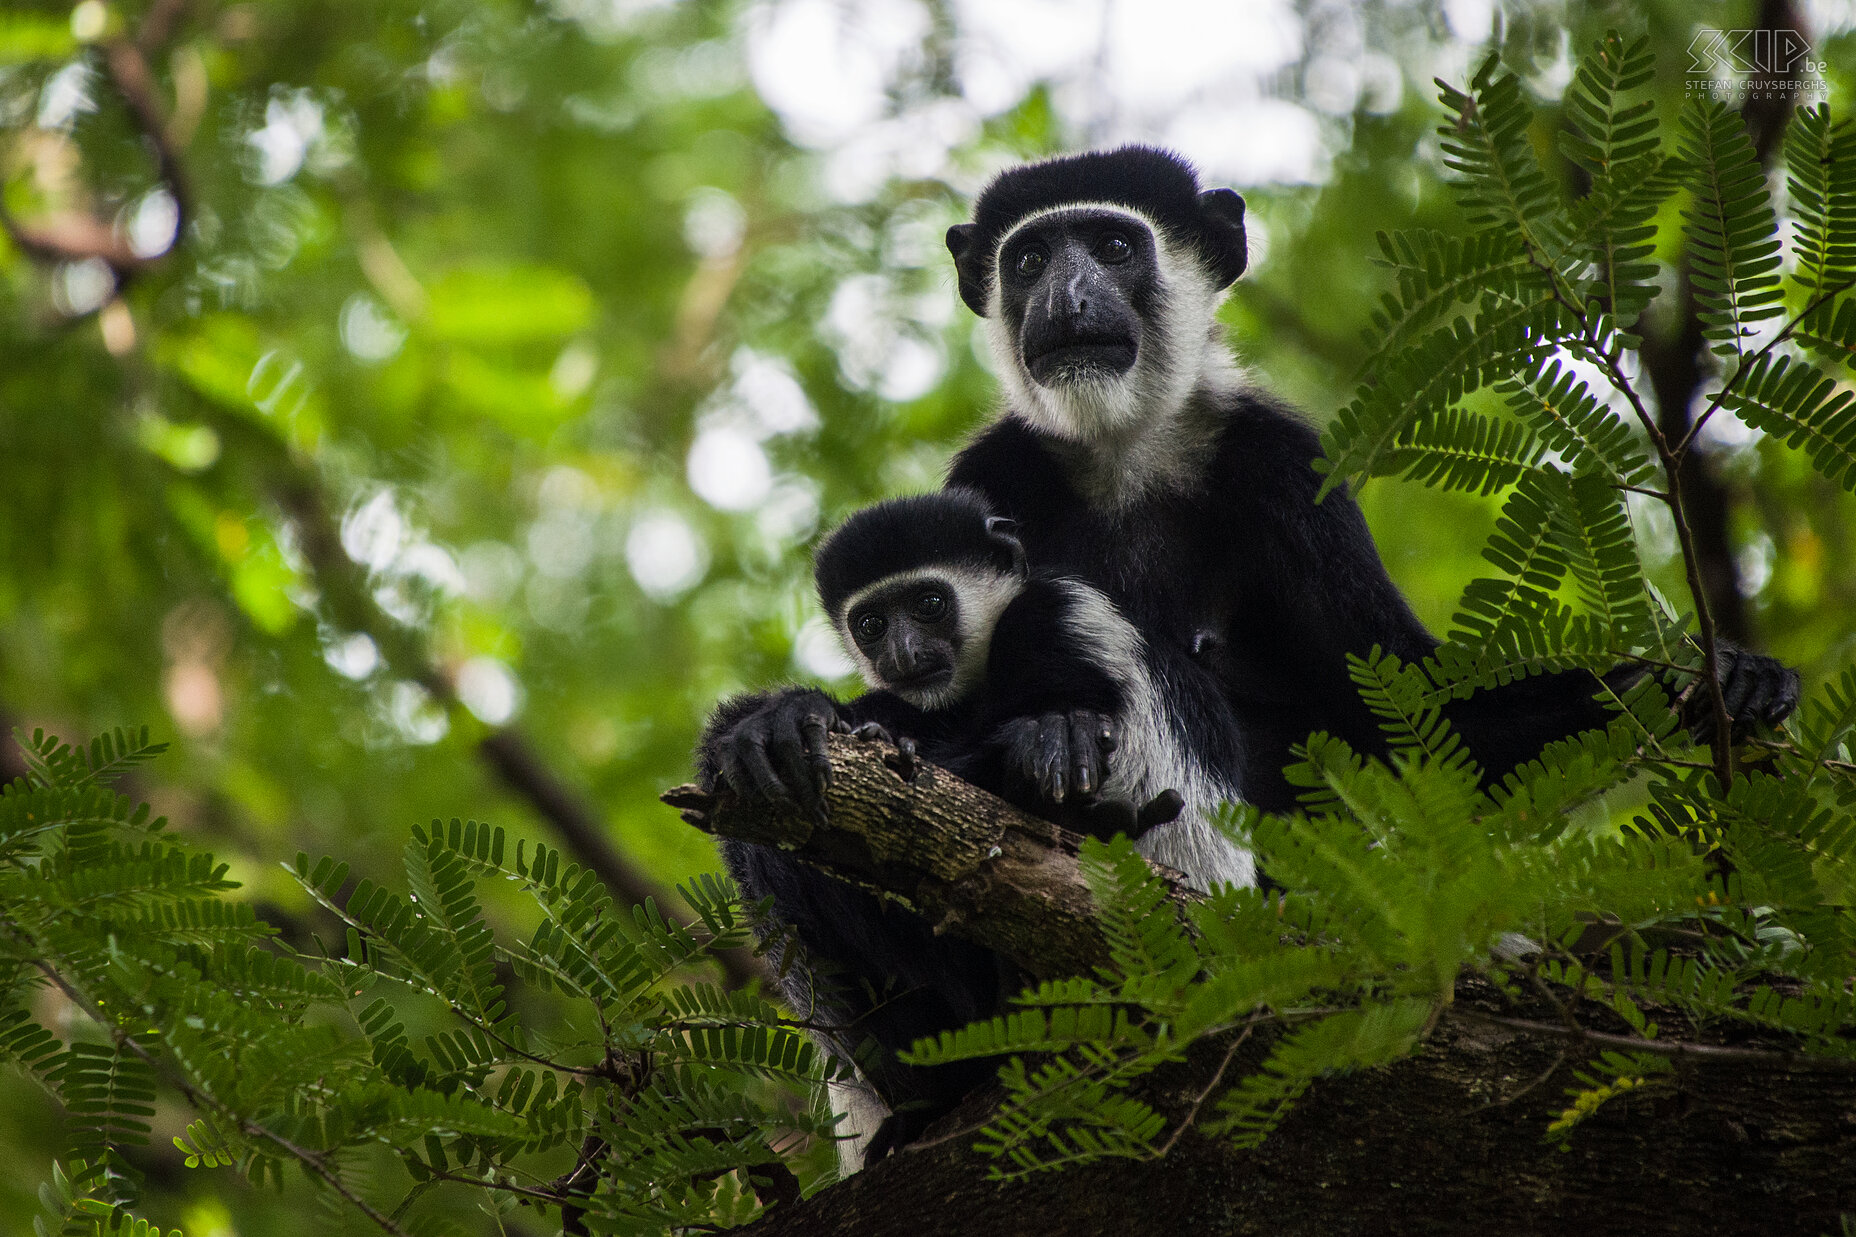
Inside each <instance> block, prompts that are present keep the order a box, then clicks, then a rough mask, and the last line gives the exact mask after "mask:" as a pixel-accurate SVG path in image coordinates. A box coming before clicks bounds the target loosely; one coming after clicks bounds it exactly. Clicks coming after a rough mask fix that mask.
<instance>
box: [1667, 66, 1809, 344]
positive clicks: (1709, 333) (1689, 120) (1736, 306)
mask: <svg viewBox="0 0 1856 1237" xmlns="http://www.w3.org/2000/svg"><path fill="white" fill-rule="evenodd" d="M1681 133H1682V137H1681V152H1682V158H1683V161H1684V163H1685V164H1686V165H1687V183H1688V187H1689V191H1690V193H1691V194H1692V195H1693V199H1694V200H1693V201H1692V202H1691V203H1690V205H1689V206H1687V207H1686V208H1684V209H1683V211H1682V218H1683V220H1684V222H1685V224H1686V227H1685V228H1684V236H1685V238H1686V240H1687V242H1688V259H1689V278H1690V281H1691V283H1692V284H1693V286H1694V289H1695V304H1696V314H1697V316H1698V317H1700V319H1701V323H1702V335H1703V336H1704V337H1705V338H1706V339H1707V340H1708V342H1709V344H1710V345H1711V346H1712V347H1713V349H1714V351H1715V352H1716V353H1717V354H1718V355H1720V356H1723V357H1738V356H1740V355H1741V352H1742V350H1743V348H1742V346H1743V344H1744V343H1745V341H1746V340H1747V339H1748V338H1750V337H1751V336H1752V335H1753V334H1754V332H1755V330H1756V329H1757V326H1758V324H1759V323H1760V322H1762V321H1764V320H1765V319H1767V318H1771V317H1774V316H1776V315H1778V314H1780V313H1782V312H1784V308H1785V307H1784V304H1783V301H1782V300H1781V294H1780V288H1779V237H1778V221H1777V220H1776V219H1775V218H1774V216H1773V212H1772V200H1771V196H1770V194H1768V192H1767V190H1766V173H1765V170H1764V169H1763V168H1761V167H1760V165H1759V159H1758V157H1757V156H1756V155H1755V154H1754V152H1753V143H1752V142H1751V141H1750V140H1748V138H1747V135H1746V126H1745V124H1744V123H1742V121H1741V119H1740V115H1739V113H1737V112H1734V111H1731V110H1729V109H1728V108H1727V106H1726V105H1725V104H1723V103H1721V102H1720V101H1718V100H1716V99H1711V98H1706V97H1698V98H1695V99H1691V100H1690V101H1689V103H1688V104H1687V105H1686V106H1685V107H1684V108H1683V109H1682V129H1681Z"/></svg>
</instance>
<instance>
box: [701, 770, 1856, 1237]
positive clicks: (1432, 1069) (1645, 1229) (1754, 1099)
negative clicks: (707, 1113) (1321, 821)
mask: <svg viewBox="0 0 1856 1237" xmlns="http://www.w3.org/2000/svg"><path fill="white" fill-rule="evenodd" d="M831 744H832V746H831V757H832V766H833V772H834V776H833V782H832V787H831V789H830V791H829V792H828V794H827V801H828V803H829V806H830V809H831V817H830V820H829V822H828V823H827V824H824V825H817V824H814V823H812V822H810V821H807V820H801V819H799V818H797V817H796V816H792V815H788V814H786V813H783V812H779V811H771V810H761V809H757V808H753V807H750V806H748V805H745V804H742V803H740V802H738V801H737V800H735V799H734V798H733V797H732V796H729V795H725V794H724V795H710V794H705V793H704V792H702V791H701V790H699V789H697V788H696V787H693V786H685V787H679V788H678V789H676V790H674V791H671V792H670V793H669V794H667V795H666V796H665V799H666V801H668V802H670V803H671V804H673V805H674V806H676V807H678V808H680V809H682V811H683V813H684V817H685V819H686V820H688V821H689V822H690V823H691V824H693V825H695V826H696V827H698V828H700V829H703V830H704V831H705V832H708V833H711V834H714V835H716V836H719V837H727V838H734V839H738V840H740V841H746V842H753V843H758V844H760V845H765V846H775V847H779V848H780V849H782V850H784V851H786V852H787V853H788V854H790V855H792V856H793V857H795V858H796V859H798V860H800V861H801V862H803V863H807V864H810V865H812V866H814V867H816V868H818V869H819V870H820V871H823V872H827V873H829V874H831V875H833V876H836V877H838V878H840V879H843V880H846V881H849V882H851V883H854V884H857V885H859V886H861V887H863V888H866V889H871V890H875V891H877V892H878V893H880V894H882V895H884V896H886V897H888V898H891V899H893V900H895V901H896V902H898V903H900V904H901V905H903V906H906V907H908V908H909V909H911V910H913V911H915V912H916V913H918V914H921V915H923V916H924V917H926V918H928V919H929V920H930V921H931V922H933V923H936V924H937V925H939V926H941V927H943V928H944V929H945V930H948V931H953V932H957V933H959V934H960V935H961V936H963V937H967V938H968V939H971V940H974V941H977V942H979V943H981V944H983V945H986V946H988V947H990V948H993V949H996V950H998V951H1000V952H1001V953H1004V954H1006V955H1008V956H1009V957H1011V958H1012V959H1013V960H1014V961H1016V962H1017V963H1018V964H1019V965H1021V966H1022V967H1024V968H1025V970H1026V971H1027V972H1029V973H1030V974H1031V975H1033V976H1034V977H1038V978H1043V977H1046V976H1056V975H1062V974H1071V973H1075V972H1077V971H1079V970H1084V969H1087V968H1088V967H1090V966H1093V965H1094V964H1096V963H1097V962H1099V961H1100V960H1101V959H1102V958H1103V957H1104V956H1105V953H1106V950H1105V946H1104V943H1103V939H1102V935H1101V932H1100V930H1099V928H1098V926H1097V924H1096V922H1095V921H1094V919H1093V917H1092V916H1091V913H1090V899H1089V894H1088V890H1087V888H1086V887H1085V886H1084V884H1083V881H1082V874H1081V870H1080V866H1079V864H1078V861H1077V847H1078V844H1079V841H1078V839H1077V838H1076V837H1075V835H1073V834H1070V833H1067V832H1065V831H1064V830H1062V829H1059V828H1057V827H1056V826H1054V825H1051V824H1049V823H1048V822H1045V821H1041V820H1036V819H1033V818H1031V817H1028V816H1026V815H1024V814H1022V813H1020V812H1017V811H1015V810H1013V809H1012V808H1010V807H1009V806H1007V805H1006V804H1004V803H1002V802H1000V801H999V800H997V799H995V798H993V797H992V796H990V795H988V794H985V793H984V792H982V791H979V790H976V789H974V788H973V787H971V786H968V785H967V784H965V783H964V782H961V781H959V780H958V779H957V778H954V777H953V776H951V775H949V774H946V773H943V772H940V771H938V770H933V769H930V770H929V771H928V772H927V773H926V774H925V775H923V776H917V777H916V778H915V779H914V781H912V782H911V781H908V780H905V779H904V777H903V776H902V774H901V773H900V772H898V771H897V769H896V768H895V767H893V766H892V763H891V761H892V757H891V752H892V749H890V748H889V747H887V745H880V744H873V743H863V742H859V741H857V740H855V739H850V738H840V737H834V738H833V739H832V740H831ZM1176 896H1177V897H1178V898H1179V899H1180V900H1181V901H1182V902H1183V901H1186V900H1188V899H1190V898H1192V897H1193V896H1194V895H1193V894H1191V893H1190V892H1189V891H1186V890H1184V889H1179V890H1177V891H1176ZM1541 1008H1542V1011H1543V1012H1545V1013H1547V1015H1548V1017H1549V1018H1551V1012H1550V1011H1547V1010H1546V1008H1545V1007H1544V1006H1542V1007H1541ZM1529 1009H1531V1006H1528V1007H1524V1008H1522V1009H1521V1010H1519V1011H1515V1010H1512V1009H1511V1008H1510V1007H1509V1006H1508V1005H1507V1004H1505V1003H1504V1001H1503V999H1502V997H1501V995H1500V994H1499V993H1497V992H1496V990H1495V989H1494V988H1493V987H1492V986H1491V985H1489V984H1487V983H1484V982H1482V981H1480V980H1478V979H1476V978H1474V977H1469V978H1466V979H1464V980H1463V981H1462V982H1460V983H1459V984H1458V987H1457V993H1456V1000H1455V1002H1454V1003H1453V1004H1452V1005H1451V1006H1450V1007H1449V1009H1448V1011H1447V1013H1446V1016H1445V1017H1444V1018H1443V1019H1441V1020H1440V1022H1439V1023H1438V1025H1437V1027H1436V1029H1435V1031H1434V1032H1433V1033H1432V1035H1431V1036H1430V1037H1429V1038H1428V1039H1427V1040H1426V1042H1425V1043H1424V1045H1423V1047H1422V1048H1421V1049H1420V1050H1419V1051H1418V1052H1417V1053H1416V1054H1414V1055H1413V1056H1412V1057H1410V1058H1408V1059H1406V1060H1403V1061H1400V1062H1398V1063H1397V1064H1395V1065H1392V1066H1390V1067H1387V1068H1385V1069H1379V1070H1372V1071H1366V1072H1360V1073H1355V1074H1352V1075H1349V1076H1346V1077H1337V1078H1330V1079H1327V1080H1324V1081H1323V1082H1321V1083H1319V1084H1317V1085H1316V1086H1315V1087H1314V1088H1313V1089H1312V1090H1311V1091H1310V1092H1309V1094H1308V1095H1307V1097H1306V1098H1304V1099H1303V1100H1302V1102H1301V1104H1300V1105H1299V1106H1298V1107H1297V1108H1296V1109H1295V1110H1294V1111H1293V1112H1291V1113H1290V1114H1289V1116H1288V1118H1287V1119H1286V1120H1285V1121H1284V1122H1283V1124H1282V1126H1281V1127H1280V1128H1279V1129H1277V1130H1276V1131H1275V1132H1274V1133H1273V1134H1272V1135H1271V1136H1270V1138H1269V1139H1268V1140H1267V1141H1266V1142H1265V1143H1264V1144H1263V1146H1262V1147H1261V1148H1259V1149H1257V1150H1255V1151H1238V1150H1236V1149H1234V1148H1233V1147H1232V1146H1231V1145H1230V1144H1229V1143H1228V1142H1224V1141H1221V1140H1217V1139H1213V1138H1209V1137H1206V1136H1204V1135H1203V1134H1202V1133H1200V1132H1199V1131H1198V1130H1196V1129H1194V1130H1193V1131H1192V1132H1190V1133H1187V1132H1184V1131H1185V1127H1186V1126H1187V1125H1189V1124H1190V1118H1191V1115H1192V1113H1193V1112H1194V1110H1195V1106H1200V1105H1203V1104H1205V1103H1207V1102H1208V1099H1207V1097H1209V1096H1211V1095H1212V1093H1213V1092H1215V1091H1217V1090H1218V1089H1219V1088H1220V1086H1222V1085H1223V1084H1224V1083H1225V1082H1226V1081H1228V1080H1229V1079H1231V1078H1235V1077H1242V1076H1243V1075H1244V1074H1246V1073H1250V1072H1254V1071H1255V1070H1257V1069H1258V1068H1260V1066H1261V1063H1262V1061H1263V1059H1264V1058H1265V1056H1266V1055H1267V1053H1268V1052H1269V1049H1270V1046H1271V1045H1272V1044H1273V1042H1274V1041H1275V1037H1276V1035H1277V1034H1278V1031H1279V1028H1277V1027H1274V1026H1270V1025H1263V1024H1258V1025H1255V1026H1245V1027H1243V1028H1241V1029H1233V1030H1232V1031H1231V1032H1229V1033H1228V1034H1227V1035H1224V1036H1213V1037H1210V1038H1208V1039H1206V1040H1203V1041H1201V1042H1199V1043H1197V1044H1196V1045H1194V1046H1193V1047H1192V1048H1191V1049H1190V1050H1189V1051H1188V1053H1187V1054H1186V1060H1185V1061H1184V1062H1183V1063H1181V1064H1180V1065H1179V1066H1177V1067H1169V1068H1168V1069H1165V1070H1162V1071H1160V1072H1158V1073H1156V1074H1154V1075H1152V1076H1151V1077H1150V1078H1148V1079H1144V1080H1143V1081H1142V1082H1141V1084H1140V1085H1139V1086H1138V1087H1137V1094H1138V1096H1139V1098H1141V1099H1142V1100H1144V1101H1146V1102H1147V1103H1150V1104H1152V1105H1153V1106H1154V1107H1155V1109H1156V1111H1157V1112H1158V1113H1159V1114H1160V1115H1161V1116H1163V1117H1164V1118H1165V1119H1166V1120H1167V1121H1168V1122H1169V1124H1172V1125H1174V1126H1175V1129H1174V1135H1175V1136H1174V1137H1173V1138H1172V1139H1169V1141H1168V1147H1169V1149H1168V1153H1167V1154H1166V1155H1165V1156H1164V1157H1163V1158H1160V1159H1157V1160H1150V1161H1145V1162H1136V1161H1133V1160H1116V1159H1110V1160H1105V1161H1102V1162H1099V1163H1096V1164H1092V1165H1090V1166H1089V1167H1088V1168H1086V1169H1082V1170H1078V1171H1074V1172H1063V1173H1039V1174H1034V1175H1032V1176H1030V1177H1026V1178H1018V1179H1013V1180H1011V1181H1007V1182H994V1181H990V1180H988V1179H987V1173H988V1170H989V1169H991V1168H993V1167H994V1166H995V1165H994V1164H993V1162H992V1161H990V1160H988V1159H987V1158H986V1157H984V1156H983V1155H981V1154H979V1153H977V1152H975V1151H973V1150H972V1149H971V1142H972V1135H973V1133H974V1131H977V1130H978V1129H980V1128H982V1127H983V1126H984V1125H985V1124H987V1121H988V1116H989V1114H991V1113H993V1112H995V1111H996V1110H997V1107H998V1105H999V1103H1000V1101H1001V1098H1002V1095H1001V1093H1000V1092H999V1091H998V1090H997V1089H993V1088H987V1089H982V1090H981V1091H979V1092H976V1093H975V1094H974V1095H972V1096H969V1097H968V1098H967V1100H966V1102H965V1103H963V1104H962V1105H961V1107H960V1108H959V1109H957V1110H956V1111H955V1112H953V1113H951V1114H949V1116H947V1117H946V1118H945V1119H944V1120H943V1121H942V1122H940V1123H938V1124H937V1125H936V1126H935V1127H934V1128H933V1129H931V1130H930V1131H928V1134H927V1137H925V1138H924V1139H923V1140H922V1141H920V1142H918V1143H916V1144H914V1145H913V1146H911V1147H909V1148H906V1149H905V1150H903V1151H902V1152H901V1153H899V1154H897V1155H895V1156H892V1157H890V1158H888V1159H885V1160H883V1161H882V1162H880V1163H877V1164H875V1165H872V1166H871V1167H869V1168H866V1169H865V1170H864V1171H863V1172H861V1173H859V1174H857V1175H856V1176H854V1177H851V1178H849V1179H848V1180H846V1181H844V1182H841V1183H840V1184H838V1185H836V1186H833V1187H832V1188H830V1189H826V1190H822V1191H820V1192H818V1193H817V1194H814V1195H813V1196H812V1197H810V1198H807V1199H805V1200H803V1201H799V1202H796V1203H791V1204H782V1205H781V1206H778V1207H774V1208H772V1209H771V1210H770V1211H769V1212H768V1213H767V1214H766V1215H765V1216H764V1217H763V1218H762V1219H761V1220H759V1221H758V1222H757V1223H756V1224H754V1225H753V1226H751V1227H750V1229H748V1230H746V1231H748V1232H752V1233H754V1234H757V1235H760V1237H786V1235H789V1234H790V1235H792V1237H835V1235H839V1234H842V1235H843V1237H890V1235H892V1234H893V1235H895V1237H905V1235H906V1237H943V1235H945V1237H968V1235H970V1234H973V1233H1066V1234H1068V1233H1076V1234H1113V1233H1122V1232H1141V1233H1144V1234H1149V1235H1150V1237H1175V1235H1177V1237H1187V1235H1188V1234H1190V1235H1191V1237H1218V1235H1221V1234H1253V1233H1254V1234H1265V1233H1267V1234H1270V1235H1271V1237H1296V1235H1298V1234H1310V1235H1313V1234H1328V1233H1334V1232H1367V1231H1379V1232H1426V1233H1440V1234H1447V1235H1454V1234H1461V1235H1463V1237H1469V1235H1470V1234H1477V1235H1480V1234H1482V1233H1486V1232H1488V1231H1489V1230H1490V1228H1492V1227H1497V1226H1499V1227H1500V1228H1501V1229H1502V1231H1503V1232H1504V1233H1505V1234H1509V1235H1510V1237H1530V1235H1538V1237H1547V1235H1549V1234H1559V1233H1564V1232H1576V1231H1606V1232H1609V1231H1631V1232H1634V1233H1640V1234H1649V1235H1661V1234H1668V1235H1670V1237H1674V1235H1676V1234H1686V1233H1691V1232H1696V1231H1719V1232H1742V1231H1744V1232H1763V1233H1785V1234H1798V1235H1799V1237H1817V1235H1818V1234H1820V1233H1822V1232H1828V1231H1834V1230H1835V1228H1836V1225H1837V1222H1838V1216H1839V1214H1840V1213H1841V1211H1842V1210H1844V1209H1845V1208H1846V1207H1847V1198H1846V1196H1845V1194H1844V1193H1842V1185H1841V1183H1842V1182H1843V1181H1845V1180H1846V1179H1847V1172H1846V1170H1847V1166H1848V1164H1849V1163H1851V1162H1856V1125H1852V1123H1851V1122H1850V1121H1849V1119H1848V1114H1849V1113H1850V1112H1851V1111H1856V1070H1853V1069H1851V1068H1850V1063H1848V1062H1844V1061H1835V1062H1831V1061H1824V1060H1820V1059H1818V1058H1815V1057H1809V1058H1807V1057H1803V1056H1800V1055H1798V1054H1793V1053H1789V1052H1785V1051H1782V1050H1775V1049H1772V1048H1767V1047H1760V1046H1757V1044H1756V1043H1755V1042H1746V1043H1739V1044H1724V1043H1706V1044H1704V1043H1700V1042H1697V1041H1694V1040H1693V1039H1680V1038H1679V1037H1677V1036H1675V1035H1673V1034H1672V1033H1671V1032H1672V1031H1673V1030H1674V1029H1676V1028H1677V1027H1679V1025H1680V1023H1681V1020H1680V1019H1670V1020H1667V1025H1666V1026H1665V1032H1664V1035H1662V1036H1659V1037H1658V1038H1657V1040H1655V1041H1642V1040H1640V1039H1637V1038H1635V1037H1632V1036H1629V1035H1624V1034H1617V1033H1615V1032H1613V1031H1612V1030H1610V1029H1609V1028H1607V1029H1603V1030H1600V1029H1595V1028H1591V1027H1587V1026H1584V1025H1581V1026H1579V1027H1578V1028H1577V1029H1575V1028H1573V1027H1569V1026H1568V1025H1566V1024H1564V1023H1561V1022H1557V1021H1546V1020H1536V1019H1532V1018H1529V1017H1527V1016H1526V1015H1527V1014H1528V1012H1529ZM1517 1013H1518V1014H1519V1015H1520V1016H1516V1014H1517ZM1594 1016H1601V1015H1596V1014H1595V1015H1594ZM1620 1029H1621V1028H1620ZM1612 1047H1629V1048H1635V1049H1643V1050H1649V1051H1656V1052H1660V1053H1662V1054H1664V1055H1666V1056H1667V1057H1669V1059H1670V1060H1671V1063H1672V1065H1673V1066H1674V1073H1673V1074H1671V1075H1670V1076H1669V1078H1668V1079H1667V1085H1666V1086H1659V1087H1658V1088H1657V1089H1656V1091H1655V1093H1654V1094H1650V1093H1646V1094H1643V1095H1639V1096H1635V1097H1633V1098H1630V1099H1625V1100H1618V1101H1614V1102H1612V1103H1611V1104H1608V1105H1607V1106H1606V1107H1605V1108H1604V1109H1603V1110H1602V1111H1601V1112H1600V1113H1599V1114H1598V1115H1597V1116H1594V1117H1592V1118H1590V1119H1588V1120H1587V1121H1585V1122H1584V1123H1583V1124H1582V1125H1581V1126H1580V1127H1579V1129H1578V1131H1577V1132H1576V1134H1575V1135H1574V1137H1573V1138H1572V1140H1571V1143H1570V1146H1569V1148H1568V1149H1567V1150H1565V1151H1558V1150H1552V1149H1549V1148H1546V1147H1543V1145H1542V1134H1543V1132H1544V1131H1545V1129H1546V1127H1547V1125H1548V1124H1549V1123H1550V1122H1551V1121H1552V1120H1553V1119H1554V1118H1555V1117H1556V1116H1558V1115H1559V1113H1560V1111H1561V1110H1563V1109H1564V1107H1565V1105H1566V1101H1565V1099H1564V1098H1563V1097H1562V1096H1560V1095H1558V1094H1555V1093H1554V1090H1553V1089H1551V1088H1548V1087H1546V1086H1543V1085H1542V1084H1543V1083H1544V1082H1545V1081H1546V1080H1547V1079H1548V1078H1549V1076H1550V1075H1551V1073H1552V1072H1553V1071H1554V1070H1556V1069H1557V1068H1559V1067H1560V1066H1561V1065H1562V1064H1577V1063H1578V1062H1579V1061H1580V1060H1582V1059H1583V1058H1584V1057H1586V1056H1588V1055H1590V1054H1592V1053H1594V1052H1597V1051H1599V1050H1601V1049H1604V1048H1612ZM1504 1093H1506V1094H1505V1095H1504ZM1491 1101H1495V1102H1491ZM1754 1182H1757V1183H1758V1188H1757V1189H1755V1188H1751V1183H1754ZM1776 1199H1783V1200H1784V1202H1783V1205H1782V1206H1775V1203H1774V1200H1776Z"/></svg>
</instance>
